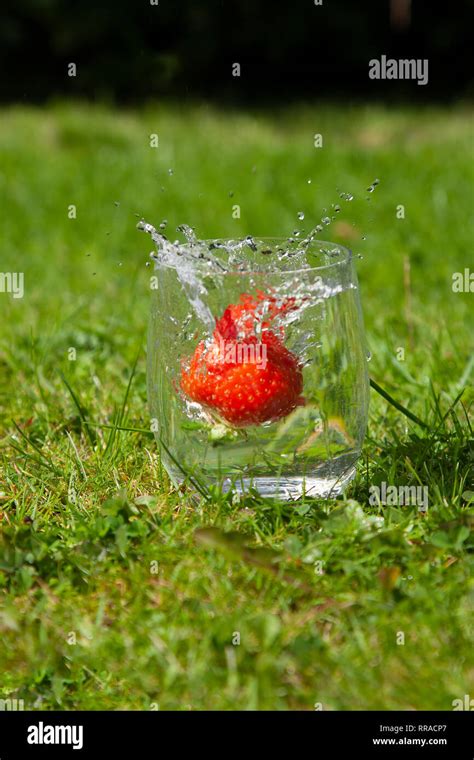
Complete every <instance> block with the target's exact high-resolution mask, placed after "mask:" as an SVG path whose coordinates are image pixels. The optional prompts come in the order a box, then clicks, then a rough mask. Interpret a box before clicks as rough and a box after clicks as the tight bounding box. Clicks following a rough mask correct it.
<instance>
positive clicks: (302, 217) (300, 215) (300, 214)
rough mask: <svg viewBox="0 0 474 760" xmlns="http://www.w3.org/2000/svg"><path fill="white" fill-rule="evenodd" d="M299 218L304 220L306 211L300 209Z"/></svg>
mask: <svg viewBox="0 0 474 760" xmlns="http://www.w3.org/2000/svg"><path fill="white" fill-rule="evenodd" d="M298 219H299V220H300V221H303V219H304V211H298Z"/></svg>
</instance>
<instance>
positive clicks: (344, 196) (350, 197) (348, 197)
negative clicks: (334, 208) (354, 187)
mask: <svg viewBox="0 0 474 760" xmlns="http://www.w3.org/2000/svg"><path fill="white" fill-rule="evenodd" d="M339 198H342V200H344V201H353V200H354V196H353V195H352V193H339Z"/></svg>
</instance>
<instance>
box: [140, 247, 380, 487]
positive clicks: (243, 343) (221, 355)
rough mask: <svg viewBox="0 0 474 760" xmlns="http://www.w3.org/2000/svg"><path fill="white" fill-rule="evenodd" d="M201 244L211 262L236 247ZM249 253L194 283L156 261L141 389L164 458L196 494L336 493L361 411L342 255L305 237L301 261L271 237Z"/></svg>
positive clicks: (352, 305)
mask: <svg viewBox="0 0 474 760" xmlns="http://www.w3.org/2000/svg"><path fill="white" fill-rule="evenodd" d="M205 243H206V247H207V250H210V251H212V252H213V254H215V255H216V256H217V255H218V254H219V252H220V251H223V252H226V251H228V250H234V249H235V246H236V243H237V244H238V243H239V241H225V240H216V241H205ZM244 248H245V246H244V245H242V241H241V248H240V250H241V251H243V250H244ZM275 251H277V252H279V255H278V256H275V255H268V254H270V253H273V252H275ZM242 255H243V254H242ZM249 257H250V259H251V260H250V263H249V262H247V263H246V265H245V266H243V265H242V261H241V260H239V261H238V262H237V263H235V265H233V264H232V263H231V264H230V265H229V260H227V262H226V266H223V267H222V268H216V267H215V266H213V267H210V268H209V271H207V270H206V269H205V268H204V270H201V274H200V275H199V277H196V276H195V275H194V274H193V272H190V270H189V267H188V268H187V269H186V271H185V273H184V275H183V272H179V271H178V269H179V266H178V267H177V266H174V265H172V264H170V262H169V261H168V262H166V263H160V262H159V261H158V262H157V263H156V264H155V275H154V287H153V288H152V304H151V319H150V325H149V340H148V396H149V406H150V412H151V419H152V429H153V431H154V432H155V435H156V439H157V441H158V444H159V446H160V451H161V457H162V462H163V464H164V466H165V468H166V470H167V472H168V473H169V475H170V477H171V479H172V481H173V482H174V483H176V484H181V483H182V482H183V481H186V482H188V483H189V484H191V486H193V487H194V488H197V489H198V490H199V491H202V490H203V489H208V488H209V486H216V487H218V488H219V489H222V490H223V491H229V490H233V491H238V492H241V493H251V492H252V491H253V492H257V493H259V494H260V495H261V496H263V497H274V498H278V499H283V500H291V499H298V498H300V497H302V496H303V495H306V496H310V497H312V496H314V497H324V498H325V497H329V496H336V495H338V494H339V493H340V492H341V491H342V490H343V489H344V488H345V487H346V486H347V484H348V483H349V482H350V481H351V479H352V478H353V477H354V474H355V464H356V461H357V459H358V457H359V454H360V451H361V446H362V442H363V438H364V435H365V430H366V425H367V416H368V398H369V382H368V372H367V349H366V342H365V337H364V329H363V321H362V314H361V306H360V298H359V287H358V282H357V275H356V272H355V266H354V257H353V256H352V253H351V251H349V250H348V249H347V248H344V247H343V246H340V245H335V244H331V243H326V242H322V241H316V240H312V241H310V243H309V245H308V246H307V248H306V250H305V255H304V259H303V260H302V259H301V257H298V256H295V257H293V256H292V255H291V254H290V253H287V252H286V249H285V244H284V242H283V241H281V240H279V239H261V240H253V241H252V246H251V250H249Z"/></svg>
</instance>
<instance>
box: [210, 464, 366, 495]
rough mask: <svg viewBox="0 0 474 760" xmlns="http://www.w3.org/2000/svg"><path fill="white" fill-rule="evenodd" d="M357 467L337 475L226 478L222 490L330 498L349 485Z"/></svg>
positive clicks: (225, 491)
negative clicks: (234, 479)
mask: <svg viewBox="0 0 474 760" xmlns="http://www.w3.org/2000/svg"><path fill="white" fill-rule="evenodd" d="M355 472H356V470H355V467H351V468H350V469H349V470H346V472H345V473H343V474H342V475H340V476H339V477H338V478H336V477H320V478H316V477H313V478H310V477H306V478H303V477H294V478H275V477H255V478H248V479H247V478H243V479H241V480H238V481H234V482H232V481H231V480H230V479H227V480H224V482H223V485H222V490H223V491H224V493H227V492H228V491H235V492H236V493H240V494H246V493H248V492H249V491H250V490H253V491H257V493H258V494H259V495H260V496H262V497H263V498H267V499H278V500H280V501H294V500H296V499H301V498H302V497H303V496H308V497H312V498H319V499H328V498H335V497H336V496H339V495H340V494H341V493H342V491H343V490H344V489H345V488H346V487H347V485H348V484H349V483H350V481H351V480H352V479H353V477H354V475H355Z"/></svg>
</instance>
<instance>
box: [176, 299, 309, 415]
mask: <svg viewBox="0 0 474 760" xmlns="http://www.w3.org/2000/svg"><path fill="white" fill-rule="evenodd" d="M262 306H263V307H264V308H265V314H263V313H262V312H261V313H259V308H261V307H262ZM292 308H295V306H294V299H287V300H286V301H285V302H281V301H277V299H275V298H273V297H272V296H270V297H269V296H264V294H263V293H260V292H259V293H257V297H256V298H253V297H252V296H249V295H247V294H244V295H242V296H241V297H240V302H239V303H238V304H231V305H230V306H228V307H227V309H226V310H225V312H224V314H223V315H222V317H221V318H220V319H219V320H217V322H216V329H215V331H214V334H213V339H212V341H211V343H210V345H208V346H206V344H205V343H204V341H201V342H200V343H199V345H198V346H197V348H196V351H195V352H194V355H193V357H192V358H191V361H190V363H189V366H187V367H183V370H182V373H181V388H182V389H183V391H184V392H185V393H186V394H187V396H189V398H191V399H192V400H193V401H197V402H199V403H200V404H203V405H204V406H206V407H208V408H209V409H212V410H214V411H216V412H218V413H219V415H220V416H221V417H222V418H223V419H225V420H226V421H227V422H230V423H231V424H233V425H236V426H245V425H258V424H261V423H262V422H267V421H272V420H277V419H279V418H280V417H284V416H285V415H287V414H289V413H290V412H291V411H292V410H293V409H294V408H295V407H296V406H298V405H299V404H302V403H304V400H303V399H302V398H301V392H302V390H303V375H302V372H301V367H300V365H299V362H298V359H297V357H296V356H295V355H294V354H292V353H291V351H289V350H288V349H287V348H286V347H285V346H284V345H283V343H282V340H281V338H282V337H283V335H282V334H281V335H280V336H277V335H276V334H275V332H272V331H271V330H270V329H269V325H270V324H271V323H272V322H273V320H274V319H275V317H276V316H277V315H278V314H281V313H283V312H285V311H288V310H290V309H292ZM263 317H265V319H263ZM256 324H259V325H260V327H261V334H260V336H259V338H257V336H256V335H255V326H256ZM280 333H282V331H281V330H280Z"/></svg>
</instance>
